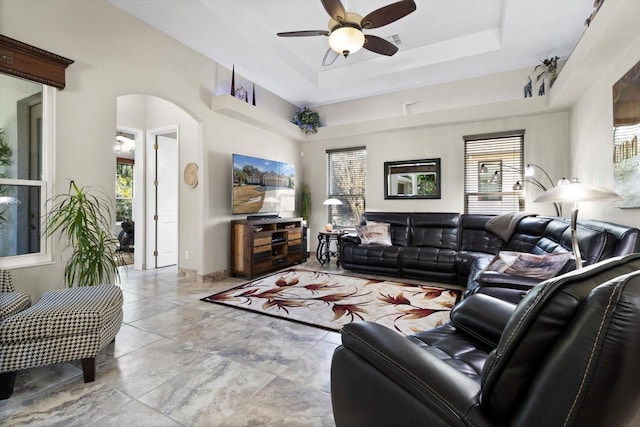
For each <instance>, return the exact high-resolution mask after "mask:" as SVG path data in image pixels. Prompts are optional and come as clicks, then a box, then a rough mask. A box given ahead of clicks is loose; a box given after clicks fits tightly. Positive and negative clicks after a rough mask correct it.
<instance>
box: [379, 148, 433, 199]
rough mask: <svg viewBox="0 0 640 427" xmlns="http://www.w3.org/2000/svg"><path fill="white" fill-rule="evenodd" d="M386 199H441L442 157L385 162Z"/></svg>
mask: <svg viewBox="0 0 640 427" xmlns="http://www.w3.org/2000/svg"><path fill="white" fill-rule="evenodd" d="M384 178H385V180H384V198H385V199H439V198H440V159H439V158H438V159H422V160H405V161H399V162H385V163H384Z"/></svg>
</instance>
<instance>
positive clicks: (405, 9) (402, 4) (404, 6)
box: [360, 0, 416, 28]
mask: <svg viewBox="0 0 640 427" xmlns="http://www.w3.org/2000/svg"><path fill="white" fill-rule="evenodd" d="M415 10H416V3H415V2H414V1H413V0H401V1H399V2H396V3H392V4H389V5H387V6H384V7H381V8H380V9H376V10H374V11H373V12H371V13H370V14H368V15H367V16H365V17H364V18H362V21H360V26H361V27H362V28H379V27H382V26H385V25H387V24H391V23H392V22H395V21H397V20H398V19H400V18H403V17H405V16H407V15H408V14H410V13H411V12H413V11H415Z"/></svg>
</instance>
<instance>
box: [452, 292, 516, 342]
mask: <svg viewBox="0 0 640 427" xmlns="http://www.w3.org/2000/svg"><path fill="white" fill-rule="evenodd" d="M515 309H516V304H513V303H511V302H507V301H503V300H501V299H498V298H494V297H492V296H489V295H485V294H481V293H476V294H473V295H470V296H468V297H467V298H465V299H464V300H463V301H462V302H461V303H459V304H458V305H456V306H455V307H454V308H453V310H452V311H451V323H452V324H453V325H454V326H455V327H456V329H458V330H460V331H462V332H465V333H466V334H468V335H471V336H473V337H474V338H476V339H478V340H480V341H482V342H485V343H487V344H488V345H490V346H491V347H494V348H495V347H497V346H498V343H499V342H500V337H501V336H502V331H503V330H504V328H505V326H506V325H507V322H508V321H509V319H510V318H511V315H512V314H513V312H514V310H515Z"/></svg>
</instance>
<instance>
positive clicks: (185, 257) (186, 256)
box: [184, 251, 189, 259]
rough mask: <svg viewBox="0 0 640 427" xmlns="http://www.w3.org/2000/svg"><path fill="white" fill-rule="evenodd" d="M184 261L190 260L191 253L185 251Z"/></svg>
mask: <svg viewBox="0 0 640 427" xmlns="http://www.w3.org/2000/svg"><path fill="white" fill-rule="evenodd" d="M184 259H189V251H184Z"/></svg>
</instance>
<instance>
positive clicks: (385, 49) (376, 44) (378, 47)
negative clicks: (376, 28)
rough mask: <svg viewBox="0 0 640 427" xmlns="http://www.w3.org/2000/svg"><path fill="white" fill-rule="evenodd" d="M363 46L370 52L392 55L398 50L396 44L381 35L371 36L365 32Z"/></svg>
mask: <svg viewBox="0 0 640 427" xmlns="http://www.w3.org/2000/svg"><path fill="white" fill-rule="evenodd" d="M362 47H364V48H365V49H367V50H370V51H371V52H375V53H379V54H380V55H387V56H393V55H395V53H396V52H397V51H398V46H396V45H395V44H393V43H391V42H388V41H386V40H385V39H383V38H382V37H378V36H373V35H371V34H367V35H366V36H364V46H362Z"/></svg>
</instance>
